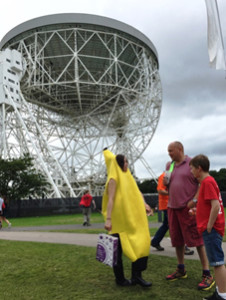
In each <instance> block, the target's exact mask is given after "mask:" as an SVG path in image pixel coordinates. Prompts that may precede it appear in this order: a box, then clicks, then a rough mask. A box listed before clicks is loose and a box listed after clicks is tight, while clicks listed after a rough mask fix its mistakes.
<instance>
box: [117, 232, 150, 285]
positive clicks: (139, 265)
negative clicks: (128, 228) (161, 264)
mask: <svg viewBox="0 0 226 300" xmlns="http://www.w3.org/2000/svg"><path fill="white" fill-rule="evenodd" d="M112 235H113V236H115V237H117V238H118V258H117V265H116V266H114V267H113V271H114V274H115V278H116V280H117V281H121V282H122V281H124V280H125V276H124V269H123V263H122V245H121V241H120V237H119V234H117V233H115V234H112ZM147 262H148V257H147V256H145V257H142V258H139V259H138V260H136V261H135V262H132V278H133V277H136V276H139V277H140V276H141V272H142V271H144V270H146V269H147Z"/></svg>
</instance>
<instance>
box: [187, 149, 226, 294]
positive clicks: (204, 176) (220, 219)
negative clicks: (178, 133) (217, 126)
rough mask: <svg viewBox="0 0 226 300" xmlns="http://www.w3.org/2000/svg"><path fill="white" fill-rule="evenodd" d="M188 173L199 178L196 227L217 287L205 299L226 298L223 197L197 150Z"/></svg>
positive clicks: (203, 157) (204, 157)
mask: <svg viewBox="0 0 226 300" xmlns="http://www.w3.org/2000/svg"><path fill="white" fill-rule="evenodd" d="M189 164H190V168H191V173H192V174H193V175H194V177H195V178H197V179H198V181H199V182H200V188H199V194H198V201H197V207H196V221H197V228H198V231H199V233H200V234H202V236H203V240H204V244H205V248H206V253H207V257H208V260H209V264H210V266H212V267H213V268H214V274H215V280H216V291H215V292H214V293H213V295H211V296H209V297H205V298H203V299H204V300H221V299H226V269H225V266H224V252H223V250H222V239H223V236H224V231H225V216H224V207H223V203H222V198H221V194H220V190H219V187H218V185H217V183H216V181H215V179H214V178H213V177H212V176H210V175H209V166H210V162H209V159H208V157H207V156H205V155H203V154H200V155H197V156H195V157H194V158H193V159H192V160H191V161H190V163H189Z"/></svg>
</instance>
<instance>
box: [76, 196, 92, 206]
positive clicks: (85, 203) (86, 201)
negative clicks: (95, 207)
mask: <svg viewBox="0 0 226 300" xmlns="http://www.w3.org/2000/svg"><path fill="white" fill-rule="evenodd" d="M92 199H93V197H92V196H91V195H90V194H85V195H83V196H82V199H81V201H80V203H79V205H83V206H85V207H89V206H90V205H91V202H92Z"/></svg>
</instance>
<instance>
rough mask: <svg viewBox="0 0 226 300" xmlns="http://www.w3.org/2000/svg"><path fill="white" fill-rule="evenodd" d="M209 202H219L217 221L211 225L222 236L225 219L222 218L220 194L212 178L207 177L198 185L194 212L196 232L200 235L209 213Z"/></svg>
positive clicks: (222, 209)
mask: <svg viewBox="0 0 226 300" xmlns="http://www.w3.org/2000/svg"><path fill="white" fill-rule="evenodd" d="M211 200H219V202H220V210H219V213H218V216H217V219H216V221H215V223H214V225H213V228H214V229H215V230H216V231H217V232H218V233H219V234H220V235H221V236H224V230H225V217H224V207H223V202H222V198H221V194H220V190H219V187H218V185H217V183H216V181H215V179H214V178H213V177H212V176H207V177H206V178H205V179H204V180H203V181H202V182H201V185H200V190H199V196H198V202H197V211H196V221H197V227H198V231H199V232H200V233H202V232H203V231H205V230H206V228H207V224H208V220H209V216H210V211H211Z"/></svg>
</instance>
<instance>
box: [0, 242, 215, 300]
mask: <svg viewBox="0 0 226 300" xmlns="http://www.w3.org/2000/svg"><path fill="white" fill-rule="evenodd" d="M0 243H1V253H0V260H1V287H2V290H1V296H0V299H3V300H6V299H7V300H8V299H10V300H14V299H15V300H16V299H17V300H20V299H21V300H31V299H33V300H40V299H41V300H50V299H54V300H55V299H61V300H72V299H78V300H89V299H90V300H91V299H92V300H93V299H98V300H99V299H103V300H120V299H123V300H127V299H128V300H133V299H139V300H146V299H152V300H162V299H168V300H175V299H177V300H180V299H181V300H182V299H183V300H191V299H194V300H195V299H202V297H203V296H204V295H209V294H210V293H211V292H212V291H213V290H212V291H211V292H200V291H198V290H197V284H198V282H199V281H200V280H201V268H200V263H197V261H192V260H187V265H186V267H187V272H188V278H187V279H181V280H178V281H174V282H167V281H166V280H165V276H166V275H167V274H169V273H171V272H172V271H174V269H175V266H176V259H174V258H168V257H161V256H157V255H150V257H149V262H148V269H147V270H146V271H145V272H144V273H143V277H144V278H145V279H146V280H150V281H152V283H153V286H152V287H151V288H148V289H144V288H142V287H140V286H133V287H118V286H116V284H115V282H114V276H113V272H112V269H111V268H110V267H108V266H105V265H103V264H101V263H100V262H98V261H96V259H95V254H96V249H95V248H89V247H80V246H74V245H60V244H47V243H34V242H14V241H1V242H0ZM124 267H125V275H126V277H127V278H130V269H131V264H130V262H129V261H128V259H126V258H124Z"/></svg>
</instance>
